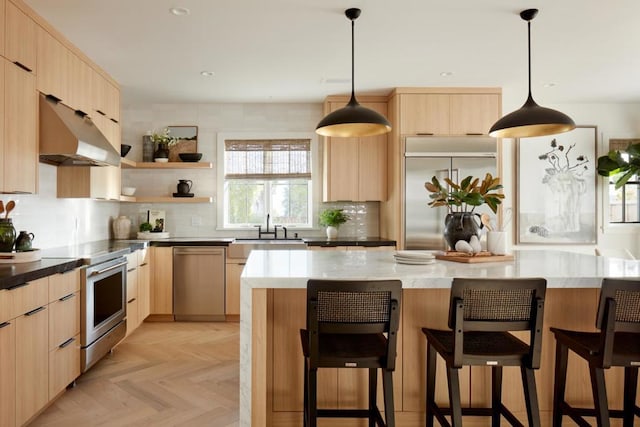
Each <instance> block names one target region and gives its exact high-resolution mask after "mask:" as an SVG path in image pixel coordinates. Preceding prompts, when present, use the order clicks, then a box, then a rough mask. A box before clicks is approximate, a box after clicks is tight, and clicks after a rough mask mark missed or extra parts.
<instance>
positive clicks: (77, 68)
mask: <svg viewBox="0 0 640 427" xmlns="http://www.w3.org/2000/svg"><path fill="white" fill-rule="evenodd" d="M67 61H68V64H67V67H66V68H67V71H68V72H67V76H68V77H67V87H68V88H69V90H68V92H67V93H68V104H69V106H70V107H72V108H73V109H75V110H80V111H82V112H84V113H87V114H91V105H92V103H91V78H92V76H93V74H94V71H93V68H91V67H90V66H89V65H88V64H87V63H86V62H84V61H83V60H82V59H80V58H78V56H76V55H75V54H74V53H73V52H69V53H68V54H67Z"/></svg>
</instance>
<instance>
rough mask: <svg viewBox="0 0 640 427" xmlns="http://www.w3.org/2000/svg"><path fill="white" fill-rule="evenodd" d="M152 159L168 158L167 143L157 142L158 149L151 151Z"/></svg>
mask: <svg viewBox="0 0 640 427" xmlns="http://www.w3.org/2000/svg"><path fill="white" fill-rule="evenodd" d="M153 158H154V159H168V158H169V148H167V144H162V143H159V144H158V149H157V150H156V151H155V152H154V153H153Z"/></svg>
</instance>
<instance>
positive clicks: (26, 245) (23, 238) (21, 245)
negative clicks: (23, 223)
mask: <svg viewBox="0 0 640 427" xmlns="http://www.w3.org/2000/svg"><path fill="white" fill-rule="evenodd" d="M35 238H36V236H35V235H34V234H33V233H28V232H27V231H24V230H22V231H20V234H19V235H18V238H17V239H16V251H30V250H31V249H32V248H31V244H32V243H33V239H35Z"/></svg>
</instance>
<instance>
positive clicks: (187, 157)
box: [178, 153, 202, 162]
mask: <svg viewBox="0 0 640 427" xmlns="http://www.w3.org/2000/svg"><path fill="white" fill-rule="evenodd" d="M178 156H180V160H182V161H183V162H198V161H200V159H201V158H202V153H179V154H178Z"/></svg>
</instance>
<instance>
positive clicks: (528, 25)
mask: <svg viewBox="0 0 640 427" xmlns="http://www.w3.org/2000/svg"><path fill="white" fill-rule="evenodd" d="M527 42H528V44H527V48H528V51H529V98H531V21H527Z"/></svg>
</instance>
